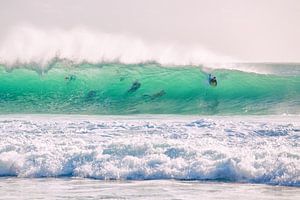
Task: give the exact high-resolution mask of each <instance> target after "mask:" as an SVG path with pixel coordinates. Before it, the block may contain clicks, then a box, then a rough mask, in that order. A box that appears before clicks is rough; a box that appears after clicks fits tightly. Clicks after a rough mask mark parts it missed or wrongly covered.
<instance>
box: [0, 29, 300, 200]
mask: <svg viewBox="0 0 300 200" xmlns="http://www.w3.org/2000/svg"><path fill="white" fill-rule="evenodd" d="M0 43H1V45H0V137H1V140H0V193H1V194H2V193H3V194H5V195H1V196H2V197H3V198H4V199H7V198H8V197H12V198H15V199H17V198H18V196H14V194H17V193H20V192H21V193H22V194H24V198H25V199H30V197H33V196H34V195H35V196H34V197H35V198H43V197H44V196H43V194H41V193H39V191H42V190H44V191H45V192H46V193H47V197H48V199H49V198H52V199H66V198H69V197H72V198H74V199H82V198H90V197H91V198H112V199H136V198H139V197H141V198H144V199H153V197H155V198H156V199H169V197H173V198H177V199H187V198H189V199H195V198H198V197H199V195H202V196H203V197H204V198H205V199H214V198H217V197H222V198H223V199H232V198H234V197H237V196H240V197H241V195H242V194H243V193H244V192H245V191H249V190H251V191H255V192H253V193H252V194H253V195H248V196H244V199H257V198H261V199H274V197H277V196H276V195H277V194H274V190H275V189H274V188H276V189H280V192H279V194H280V195H281V197H282V198H284V199H297V198H299V196H300V191H299V186H300V167H299V166H300V140H299V139H300V118H299V116H300V67H299V66H300V65H299V63H264V62H260V63H251V62H242V61H240V60H236V59H233V58H229V57H228V56H222V55H217V54H215V53H213V52H212V51H210V50H207V49H204V48H202V47H191V46H181V45H178V44H167V43H151V42H147V41H143V40H141V39H139V38H136V37H133V36H128V35H116V34H108V33H101V32H96V31H91V30H87V29H84V28H78V29H72V30H69V31H61V30H48V31H45V30H38V29H35V28H33V27H17V28H16V29H14V30H12V31H11V32H9V34H7V37H6V38H5V40H3V41H0ZM209 74H213V75H215V76H216V77H217V80H218V85H217V87H211V86H210V85H209V83H208V76H209ZM99 184H100V186H101V187H100V188H98V187H99ZM38 187H41V188H40V190H39V191H36V190H35V188H38ZM24 188H26V189H24ZM145 188H147V190H145ZM161 188H164V189H165V193H162V192H161ZM233 188H234V190H233ZM99 191H100V192H99ZM147 191H150V192H147ZM10 192H11V193H10ZM50 193H53V194H50ZM133 193H137V194H139V195H140V196H134V195H133ZM221 193H222V194H221ZM87 194H88V195H87ZM51 195H52V196H51ZM46 199H47V198H46Z"/></svg>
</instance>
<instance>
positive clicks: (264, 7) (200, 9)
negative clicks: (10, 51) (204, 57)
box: [0, 0, 300, 62]
mask: <svg viewBox="0 0 300 200" xmlns="http://www.w3.org/2000/svg"><path fill="white" fill-rule="evenodd" d="M24 24H29V25H32V26H35V27H38V28H40V29H46V30H47V29H66V30H68V29H72V28H74V27H78V26H84V27H88V28H92V29H97V30H100V31H103V32H107V33H116V34H130V35H133V36H138V37H140V38H142V39H145V40H148V41H155V42H160V41H163V42H169V43H172V42H176V43H180V44H188V45H194V46H197V45H199V46H202V47H205V48H207V49H209V50H210V51H213V52H217V53H220V54H222V55H226V56H231V57H235V58H237V59H239V60H242V61H250V62H300V1H299V0H81V1H80V0H0V27H1V29H0V30H1V31H0V40H1V39H3V38H4V35H5V34H6V33H7V31H8V30H10V28H11V27H15V26H18V25H24Z"/></svg>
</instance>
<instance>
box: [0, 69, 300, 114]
mask: <svg viewBox="0 0 300 200" xmlns="http://www.w3.org/2000/svg"><path fill="white" fill-rule="evenodd" d="M27 67H28V66H27ZM213 74H214V75H215V76H216V77H217V80H218V86H217V87H211V86H210V85H209V84H208V74H207V73H205V72H204V71H203V70H201V68H199V67H162V66H159V65H156V64H143V65H142V64H141V65H124V64H107V65H105V64H102V65H91V64H81V65H78V66H75V67H74V66H73V67H67V66H62V65H61V64H55V65H54V66H51V69H50V70H49V71H47V72H46V73H43V74H41V73H37V72H36V71H34V70H30V69H28V68H24V67H23V68H22V67H20V68H16V69H14V70H12V71H7V70H6V68H5V67H4V66H2V67H0V83H1V84H0V113H1V114H5V113H45V114H49V113H50V114H51V113H61V114H68V113H70V114H113V115H114V114H204V115H205V114H208V115H213V114H218V115H228V114H229V115H230V114H238V115H240V114H241V115H242V114H299V113H300V76H299V75H294V76H286V75H262V74H255V73H246V72H241V71H233V70H215V71H214V72H213Z"/></svg>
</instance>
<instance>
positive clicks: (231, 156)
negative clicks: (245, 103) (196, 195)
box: [0, 116, 300, 186]
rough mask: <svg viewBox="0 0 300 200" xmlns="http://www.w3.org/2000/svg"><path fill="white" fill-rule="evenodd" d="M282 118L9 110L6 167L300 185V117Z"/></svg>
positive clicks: (10, 171)
mask: <svg viewBox="0 0 300 200" xmlns="http://www.w3.org/2000/svg"><path fill="white" fill-rule="evenodd" d="M277 118H278V117H277ZM280 120H281V121H276V120H274V119H273V118H272V120H270V121H267V122H266V119H264V118H259V119H255V118H254V119H251V118H250V117H249V118H242V119H239V118H235V119H232V118H223V119H220V118H218V117H214V118H211V119H204V118H193V119H192V118H187V119H179V118H173V117H163V118H157V119H155V118H152V119H151V118H141V119H139V117H137V118H129V119H117V118H109V117H106V118H103V117H101V118H99V119H97V118H96V119H92V118H77V117H60V118H57V117H48V116H47V117H40V116H35V117H34V116H29V118H27V117H21V118H20V117H10V118H7V117H4V118H1V119H0V124H1V125H0V134H1V140H0V175H1V176H8V175H9V176H11V175H12V176H18V177H56V176H79V177H90V178H96V179H126V180H130V179H133V180H144V179H187V180H194V179H196V180H207V179H209V180H229V181H234V182H235V181H237V182H254V183H267V184H279V185H293V186H299V185H300V176H299V174H300V168H299V166H300V156H299V152H300V143H299V138H300V121H299V120H297V119H293V117H288V116H286V117H284V120H283V119H282V118H281V119H280Z"/></svg>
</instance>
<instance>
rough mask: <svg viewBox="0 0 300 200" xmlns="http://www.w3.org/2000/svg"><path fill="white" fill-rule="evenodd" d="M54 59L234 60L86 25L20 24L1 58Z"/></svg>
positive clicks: (3, 45)
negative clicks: (47, 27) (53, 27)
mask: <svg viewBox="0 0 300 200" xmlns="http://www.w3.org/2000/svg"><path fill="white" fill-rule="evenodd" d="M53 58H58V59H68V60H72V61H73V62H75V63H80V62H89V63H103V62H120V63H124V64H136V63H145V62H149V61H152V62H153V61H154V62H157V63H159V64H162V65H198V64H202V63H207V62H225V61H226V62H232V61H233V59H232V58H229V57H227V56H220V55H216V54H215V53H213V52H211V51H209V50H207V49H205V48H203V47H199V46H198V47H188V46H183V45H179V44H166V43H152V42H147V41H145V40H142V39H140V38H137V37H132V36H129V35H118V34H109V33H103V32H99V31H95V30H90V29H87V28H84V27H79V28H74V29H71V30H58V29H56V30H42V29H38V28H35V27H32V26H19V27H15V28H14V29H12V30H11V31H10V32H9V33H8V34H7V35H6V37H5V39H4V40H3V41H2V43H1V48H0V61H1V63H4V64H7V65H15V64H17V63H23V64H28V63H39V64H40V65H43V66H45V65H47V64H48V63H49V61H51V60H53Z"/></svg>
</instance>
